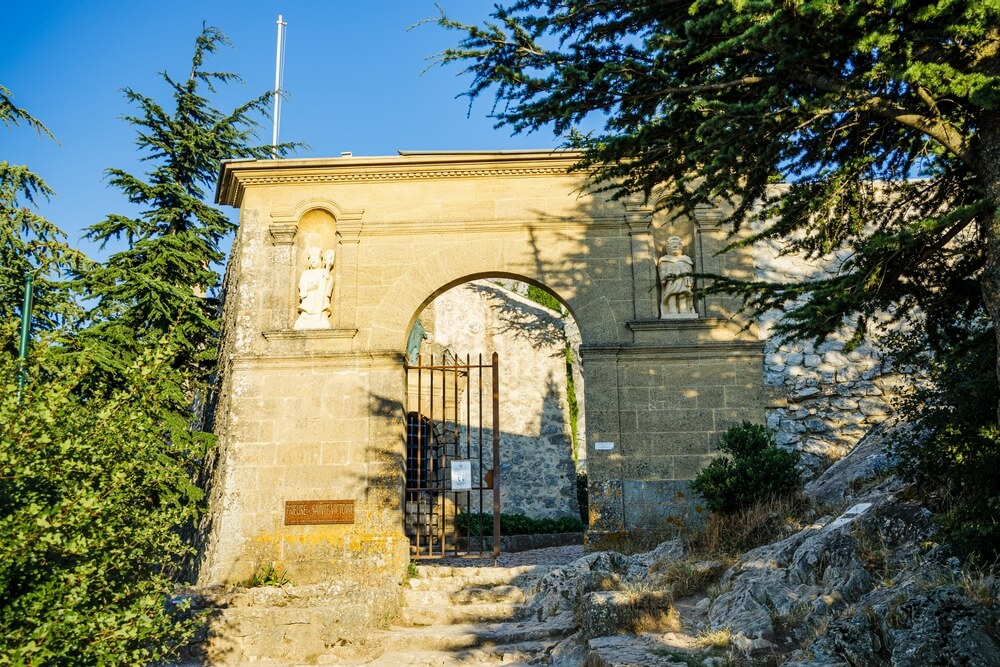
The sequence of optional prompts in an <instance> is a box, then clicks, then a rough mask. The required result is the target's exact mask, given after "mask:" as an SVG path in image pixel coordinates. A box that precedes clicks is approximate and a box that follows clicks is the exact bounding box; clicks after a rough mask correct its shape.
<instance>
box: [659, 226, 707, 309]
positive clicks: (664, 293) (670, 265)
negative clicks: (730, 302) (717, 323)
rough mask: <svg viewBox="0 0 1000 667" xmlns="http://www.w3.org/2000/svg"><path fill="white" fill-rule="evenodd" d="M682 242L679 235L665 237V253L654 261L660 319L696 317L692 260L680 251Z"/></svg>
mask: <svg viewBox="0 0 1000 667" xmlns="http://www.w3.org/2000/svg"><path fill="white" fill-rule="evenodd" d="M683 246H684V242H683V241H681V237H679V236H671V237H670V238H668V239H667V247H666V251H665V254H664V255H663V256H662V257H660V258H659V259H658V260H657V261H656V275H657V276H658V277H659V279H660V319H661V320H669V319H675V318H693V317H697V316H698V315H697V313H695V312H694V299H693V293H692V288H693V287H694V281H693V280H692V278H691V274H692V273H693V272H694V262H693V261H691V258H690V257H688V256H687V255H685V254H684V253H683V252H682V248H683Z"/></svg>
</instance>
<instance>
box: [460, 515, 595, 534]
mask: <svg viewBox="0 0 1000 667" xmlns="http://www.w3.org/2000/svg"><path fill="white" fill-rule="evenodd" d="M455 526H456V527H457V528H458V531H459V533H460V534H462V535H472V536H476V537H478V536H479V535H486V536H490V535H493V513H492V512H471V513H469V514H459V515H458V516H457V517H455ZM583 530H584V526H583V522H582V521H580V519H579V517H575V516H561V517H558V518H556V519H532V518H531V517H529V516H525V515H523V514H506V513H503V512H501V513H500V534H501V535H547V534H551V533H579V532H582V531H583Z"/></svg>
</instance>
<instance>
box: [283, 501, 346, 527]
mask: <svg viewBox="0 0 1000 667" xmlns="http://www.w3.org/2000/svg"><path fill="white" fill-rule="evenodd" d="M324 523H354V501H353V500H286V501H285V525H286V526H303V525H310V524H324Z"/></svg>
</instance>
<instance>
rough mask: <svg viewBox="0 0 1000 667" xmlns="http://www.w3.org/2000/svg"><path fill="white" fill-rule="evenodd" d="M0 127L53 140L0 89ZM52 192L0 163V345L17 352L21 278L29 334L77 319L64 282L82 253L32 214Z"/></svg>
mask: <svg viewBox="0 0 1000 667" xmlns="http://www.w3.org/2000/svg"><path fill="white" fill-rule="evenodd" d="M0 123H3V125H4V126H5V127H7V128H12V127H13V126H16V125H25V126H27V127H28V128H30V129H33V130H35V131H36V132H38V134H39V135H40V136H42V137H45V138H49V139H51V138H52V135H51V134H50V133H49V131H48V130H47V129H46V128H45V126H44V125H42V123H40V122H39V121H38V120H37V119H36V118H34V117H33V116H31V114H29V113H28V112H27V111H25V110H24V109H20V108H18V107H17V106H15V105H14V101H13V96H12V95H11V92H10V91H9V90H7V89H6V88H4V87H3V86H2V85H0ZM51 195H52V190H51V189H50V188H49V186H48V185H46V183H45V181H44V180H42V178H41V177H40V176H38V175H37V174H35V173H34V172H32V171H31V170H30V169H29V168H28V167H27V166H26V165H13V164H10V163H8V162H7V161H0V341H2V345H3V349H6V350H7V351H14V350H16V344H17V341H16V335H15V333H14V332H16V331H17V327H18V321H19V319H20V316H21V314H20V307H21V294H22V286H23V284H24V276H25V274H27V273H31V274H33V275H34V276H35V282H34V295H35V296H34V307H33V308H32V320H33V322H32V324H33V326H32V329H33V330H34V331H36V332H39V333H41V332H45V333H52V332H55V331H56V330H58V329H59V328H61V327H62V326H63V325H65V324H66V323H67V322H68V321H72V320H73V319H75V318H77V317H79V316H80V313H81V311H80V309H79V307H78V306H77V305H76V303H75V300H74V298H73V297H74V294H73V291H72V289H71V286H70V282H69V280H68V275H67V274H68V273H69V272H70V271H71V270H81V269H84V268H86V267H87V266H88V262H87V260H86V258H85V257H84V256H83V254H82V253H80V252H79V251H76V250H74V249H72V248H70V247H69V245H68V244H67V243H66V241H65V234H63V232H62V231H61V230H60V229H59V228H58V227H57V226H56V225H54V224H53V223H51V222H49V221H48V220H46V219H45V218H44V217H42V216H41V215H39V214H38V213H37V212H36V211H35V210H33V208H32V207H33V205H34V204H35V202H36V201H37V200H38V199H40V198H48V197H49V196H51Z"/></svg>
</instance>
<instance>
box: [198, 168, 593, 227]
mask: <svg viewBox="0 0 1000 667" xmlns="http://www.w3.org/2000/svg"><path fill="white" fill-rule="evenodd" d="M579 159H580V154H579V153H576V152H570V151H493V152H470V153H464V152H455V153H430V152H428V153H417V152H412V153H403V154H401V155H398V156H388V157H341V158H322V159H308V160H235V161H227V162H223V163H222V169H221V171H220V174H219V180H218V183H217V185H216V192H215V201H216V202H217V203H219V204H227V205H229V206H239V205H240V203H241V202H242V200H243V194H244V192H245V191H246V188H248V187H253V186H261V185H290V184H298V185H304V184H309V185H312V184H324V183H348V182H355V183H357V182H362V183H364V182H380V181H383V182H388V181H407V180H434V179H446V178H504V177H524V176H529V177H530V176H559V175H565V174H567V173H568V172H569V169H570V167H571V166H573V164H575V163H576V162H577V161H578V160H579ZM339 222H340V221H339V220H338V223H339Z"/></svg>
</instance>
